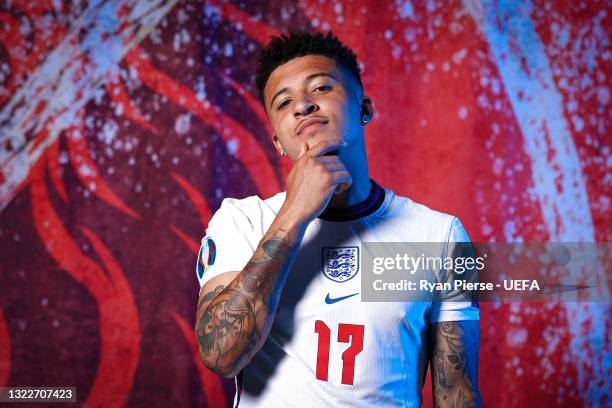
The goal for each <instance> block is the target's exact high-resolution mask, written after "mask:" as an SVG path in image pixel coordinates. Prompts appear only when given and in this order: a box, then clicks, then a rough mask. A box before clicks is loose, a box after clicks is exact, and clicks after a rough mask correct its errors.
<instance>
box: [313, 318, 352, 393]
mask: <svg viewBox="0 0 612 408" xmlns="http://www.w3.org/2000/svg"><path fill="white" fill-rule="evenodd" d="M363 330H364V326H363V325H362V324H346V323H340V324H339V325H338V341H339V342H342V343H348V342H349V341H350V342H351V345H350V346H349V348H347V349H346V350H344V353H342V384H347V385H353V382H354V380H355V357H357V354H359V353H361V351H362V350H363ZM315 333H317V334H318V335H319V344H318V349H317V379H318V380H321V381H327V376H328V371H329V344H330V341H331V330H330V329H329V327H327V325H326V324H325V323H323V321H321V320H317V321H316V322H315Z"/></svg>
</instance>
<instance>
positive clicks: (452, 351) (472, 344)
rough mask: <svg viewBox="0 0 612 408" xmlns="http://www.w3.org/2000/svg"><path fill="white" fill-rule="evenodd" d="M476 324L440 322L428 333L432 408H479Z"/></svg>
mask: <svg viewBox="0 0 612 408" xmlns="http://www.w3.org/2000/svg"><path fill="white" fill-rule="evenodd" d="M479 343H480V335H479V329H478V321H457V322H441V323H436V324H434V325H432V331H431V350H432V355H431V382H432V387H433V394H434V406H435V407H436V408H437V407H440V408H442V407H457V408H459V407H461V408H463V407H465V408H468V407H469V408H472V407H481V406H482V401H481V399H480V392H479V390H478V347H479Z"/></svg>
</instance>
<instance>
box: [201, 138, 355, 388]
mask: <svg viewBox="0 0 612 408" xmlns="http://www.w3.org/2000/svg"><path fill="white" fill-rule="evenodd" d="M342 143H343V142H342V141H341V140H329V141H326V142H320V143H318V144H316V145H315V146H314V147H312V148H310V147H309V145H308V144H307V143H306V142H302V143H301V145H300V151H299V152H295V151H294V152H293V153H291V155H294V154H297V156H296V157H295V158H294V166H293V168H292V170H291V172H290V173H289V176H288V177H287V194H286V198H285V201H284V203H283V206H282V207H281V209H280V210H279V212H278V214H277V216H276V218H275V219H274V222H273V223H272V225H271V226H270V228H269V229H268V232H267V233H266V235H265V236H264V237H263V238H262V239H261V241H260V242H259V245H258V247H257V249H256V250H255V253H254V254H253V256H252V257H251V260H250V261H249V263H248V264H247V265H246V266H245V267H244V269H243V270H242V271H240V272H239V273H238V274H236V273H235V272H234V273H233V274H228V273H224V274H222V275H219V276H218V277H217V278H221V276H224V278H223V279H225V281H220V280H215V279H211V280H210V282H208V283H207V284H205V285H204V287H203V288H202V292H201V294H200V301H199V304H198V311H197V315H196V328H195V334H196V338H197V340H198V350H199V352H200V356H201V358H202V360H203V361H204V364H206V366H207V367H208V368H210V369H211V370H213V371H215V372H217V373H219V374H221V375H223V376H226V377H232V376H234V375H236V374H237V373H238V372H240V370H242V368H243V367H244V366H245V365H246V364H247V363H248V362H249V361H250V360H251V358H252V357H253V355H254V354H255V353H256V352H257V351H258V350H259V349H260V348H261V346H262V345H263V343H264V342H265V340H266V338H267V337H268V333H269V332H270V328H271V327H272V322H273V321H274V317H275V315H276V309H277V307H278V303H279V300H280V295H281V292H282V290H283V287H284V285H285V281H286V280H287V274H288V273H289V270H290V269H291V266H292V264H293V260H294V258H295V254H296V252H297V250H298V248H299V246H300V243H301V241H302V237H303V235H304V231H305V230H306V227H307V226H308V224H309V223H310V222H311V221H312V220H313V219H314V218H316V217H317V216H318V215H319V214H321V212H322V211H323V210H324V209H325V207H326V206H327V204H328V203H329V201H330V199H331V196H332V193H334V192H337V193H340V192H341V191H342V190H343V189H346V188H349V187H350V185H351V183H352V178H351V176H350V174H349V172H348V171H347V170H346V168H345V167H344V165H343V164H342V162H341V161H340V159H339V158H338V156H337V155H334V154H332V155H327V156H326V153H328V152H332V151H334V150H337V149H339V148H340V146H341V145H342ZM292 158H293V156H292ZM230 278H232V279H231V281H230Z"/></svg>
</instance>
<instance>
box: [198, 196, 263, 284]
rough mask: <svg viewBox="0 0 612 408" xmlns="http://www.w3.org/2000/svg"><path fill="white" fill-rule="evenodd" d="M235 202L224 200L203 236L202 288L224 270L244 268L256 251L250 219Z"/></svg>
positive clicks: (200, 267) (199, 274)
mask: <svg viewBox="0 0 612 408" xmlns="http://www.w3.org/2000/svg"><path fill="white" fill-rule="evenodd" d="M233 201H234V200H229V199H225V200H223V202H222V203H221V207H220V208H219V209H218V210H217V212H215V214H214V215H213V216H212V218H211V219H210V222H209V223H208V227H207V228H206V235H205V236H204V238H202V243H201V246H200V250H199V252H198V259H197V264H196V276H197V278H198V282H199V283H200V287H202V286H204V284H205V283H206V282H208V281H209V280H210V279H212V278H214V277H215V276H219V275H221V274H222V273H225V272H232V271H241V270H242V269H243V268H244V266H245V265H246V264H247V262H248V261H249V259H250V258H251V256H252V255H253V253H254V252H255V246H254V245H253V242H252V239H251V238H252V231H251V230H252V228H251V223H250V222H249V218H248V216H247V215H246V214H245V213H244V212H242V211H241V210H240V209H239V208H237V207H236V206H235V205H234V204H233Z"/></svg>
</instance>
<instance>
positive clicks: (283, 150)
mask: <svg viewBox="0 0 612 408" xmlns="http://www.w3.org/2000/svg"><path fill="white" fill-rule="evenodd" d="M280 155H281V156H286V155H287V152H286V151H285V149H283V148H282V147H281V149H280Z"/></svg>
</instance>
